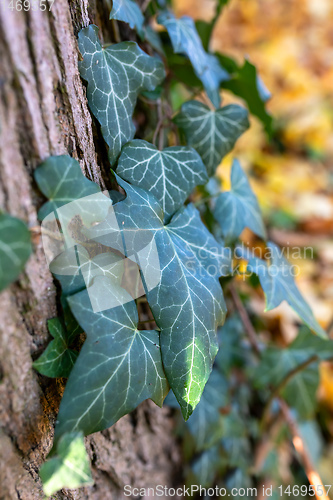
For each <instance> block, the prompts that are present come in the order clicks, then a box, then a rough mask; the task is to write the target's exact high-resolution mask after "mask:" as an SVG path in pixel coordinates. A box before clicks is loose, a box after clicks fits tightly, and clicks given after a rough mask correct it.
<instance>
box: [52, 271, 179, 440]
mask: <svg viewBox="0 0 333 500" xmlns="http://www.w3.org/2000/svg"><path fill="white" fill-rule="evenodd" d="M92 286H96V287H97V288H98V291H97V293H98V300H100V301H103V300H105V297H107V298H111V299H112V297H115V296H119V295H120V298H124V297H125V296H126V294H127V292H126V291H125V290H124V289H122V288H121V287H120V285H119V284H117V283H115V281H111V280H110V279H108V278H105V277H102V278H100V279H99V280H98V282H97V283H96V280H95V281H94V285H92ZM127 295H128V299H127V300H128V302H127V303H125V304H123V305H120V306H117V307H113V308H111V309H108V310H103V311H102V312H94V311H93V309H92V305H91V301H90V297H89V294H88V290H83V291H81V292H79V293H77V294H75V295H72V296H71V297H70V298H68V302H69V304H70V307H71V310H72V312H73V314H74V316H75V318H76V320H77V321H78V323H79V324H80V325H81V327H82V328H83V330H84V331H85V332H86V334H87V339H86V341H85V343H84V345H83V347H82V349H81V351H80V354H79V357H78V359H77V361H76V363H75V365H74V368H73V370H72V372H71V374H70V377H69V379H68V382H67V385H66V389H65V393H64V396H63V399H62V401H61V405H60V409H59V414H58V419H57V420H58V423H57V425H56V430H55V441H57V440H58V439H59V437H60V436H62V435H63V434H64V433H66V432H69V431H77V430H80V431H82V432H83V433H84V434H91V433H93V432H96V431H99V430H102V429H106V428H108V427H110V426H111V425H113V424H114V423H115V422H116V421H117V420H118V419H119V418H121V417H122V416H123V415H126V414H127V413H129V412H131V411H133V410H134V409H135V408H136V407H137V406H138V405H139V404H140V403H141V402H142V401H144V400H145V399H148V398H150V399H152V400H153V401H154V402H155V403H156V404H157V405H159V406H162V403H163V400H164V398H165V396H166V394H167V393H168V390H169V388H168V383H167V381H166V378H165V375H164V372H163V367H162V359H161V350H160V341H159V333H158V332H157V331H155V330H148V331H146V330H138V329H137V324H138V313H137V309H136V305H135V302H134V301H133V299H132V298H131V297H130V296H129V294H127ZM125 299H126V297H125Z"/></svg>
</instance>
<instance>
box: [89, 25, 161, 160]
mask: <svg viewBox="0 0 333 500" xmlns="http://www.w3.org/2000/svg"><path fill="white" fill-rule="evenodd" d="M79 49H80V52H81V54H82V57H83V61H80V62H79V69H80V74H81V77H82V78H83V79H84V80H86V81H87V82H88V87H87V98H88V103H89V107H90V109H91V111H92V113H93V114H94V116H95V117H96V118H97V120H98V121H99V123H100V125H101V131H102V134H103V137H104V139H105V141H106V143H107V145H108V146H109V159H110V162H111V164H114V163H115V161H116V159H117V157H118V155H119V153H120V151H121V148H122V147H123V145H124V144H126V143H127V142H128V141H130V140H131V139H133V137H134V133H135V127H134V124H133V121H132V115H133V111H134V107H135V105H136V100H137V97H138V95H139V94H140V93H141V92H142V91H144V90H149V91H151V90H154V88H155V87H156V86H157V85H158V84H160V83H161V82H162V80H163V79H164V77H165V72H164V67H163V63H162V62H161V61H160V60H159V59H157V58H155V57H150V56H148V55H147V54H146V53H145V52H143V51H142V50H141V49H140V48H139V46H138V45H137V44H136V43H135V42H121V43H117V44H115V45H112V46H109V47H106V48H103V47H102V45H101V43H100V41H99V39H98V28H97V26H94V25H90V26H88V27H87V28H83V29H82V30H81V31H80V33H79Z"/></svg>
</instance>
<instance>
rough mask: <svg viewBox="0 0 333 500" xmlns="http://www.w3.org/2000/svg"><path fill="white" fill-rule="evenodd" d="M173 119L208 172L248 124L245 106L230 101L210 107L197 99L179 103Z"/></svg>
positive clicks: (217, 163)
mask: <svg viewBox="0 0 333 500" xmlns="http://www.w3.org/2000/svg"><path fill="white" fill-rule="evenodd" d="M174 121H175V123H176V125H178V127H180V128H181V129H182V130H183V131H184V133H185V137H186V141H187V143H188V145H189V146H192V147H193V148H194V149H196V150H197V151H198V153H199V155H200V156H201V158H202V160H203V162H204V164H205V165H206V167H207V171H208V175H209V176H211V175H214V173H215V170H216V168H217V167H218V165H219V164H220V163H221V160H222V158H223V157H224V156H225V155H226V154H227V153H229V152H230V151H231V150H232V148H233V147H234V145H235V142H236V141H237V139H238V138H239V137H240V136H241V135H242V133H243V132H245V130H246V129H247V128H248V127H249V121H248V113H247V111H246V109H245V108H242V107H241V106H237V105H235V104H230V105H228V106H224V107H223V108H220V109H218V110H216V111H212V110H210V109H209V108H208V106H206V105H205V104H202V103H201V102H198V101H188V102H186V103H185V104H183V106H182V108H181V112H180V113H179V114H178V115H177V116H176V118H175V120H174Z"/></svg>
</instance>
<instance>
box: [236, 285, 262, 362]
mask: <svg viewBox="0 0 333 500" xmlns="http://www.w3.org/2000/svg"><path fill="white" fill-rule="evenodd" d="M229 290H230V294H231V297H232V300H233V302H234V304H235V306H236V309H237V310H238V312H239V315H240V317H241V320H242V323H243V325H244V328H245V331H246V333H247V336H248V338H249V341H250V344H251V346H252V348H253V350H254V351H255V353H256V354H257V355H258V356H260V353H261V351H260V347H259V343H258V340H257V334H256V331H255V329H254V328H253V326H252V323H251V320H250V318H249V315H248V313H247V311H246V309H245V307H244V305H243V303H242V301H241V300H240V298H239V295H238V293H237V291H236V289H235V286H234V284H233V283H231V284H230V286H229Z"/></svg>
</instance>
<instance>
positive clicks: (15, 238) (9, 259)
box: [0, 213, 32, 291]
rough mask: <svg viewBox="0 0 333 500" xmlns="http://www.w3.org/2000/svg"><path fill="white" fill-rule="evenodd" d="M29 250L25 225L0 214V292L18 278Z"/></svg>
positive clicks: (29, 252) (27, 230)
mask: <svg viewBox="0 0 333 500" xmlns="http://www.w3.org/2000/svg"><path fill="white" fill-rule="evenodd" d="M31 250H32V249H31V240H30V232H29V229H28V228H27V226H26V224H25V223H24V222H23V221H21V220H20V219H17V218H16V217H12V216H11V215H9V214H5V213H3V214H2V213H0V291H1V290H3V289H4V288H6V287H7V286H8V285H10V284H11V283H12V282H13V281H15V280H16V279H17V278H18V276H19V274H20V273H21V272H22V271H23V269H24V266H25V264H26V262H27V260H28V258H29V257H30V254H31Z"/></svg>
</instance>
